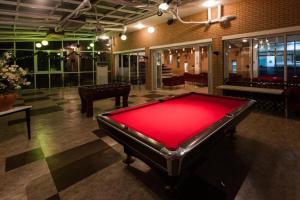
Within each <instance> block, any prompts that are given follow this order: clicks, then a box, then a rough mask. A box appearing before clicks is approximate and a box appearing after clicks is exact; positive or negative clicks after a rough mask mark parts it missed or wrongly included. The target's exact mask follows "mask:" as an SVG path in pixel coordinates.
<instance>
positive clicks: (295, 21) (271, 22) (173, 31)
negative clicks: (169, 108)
mask: <svg viewBox="0 0 300 200" xmlns="http://www.w3.org/2000/svg"><path fill="white" fill-rule="evenodd" d="M215 15H216V9H213V16H215ZM223 15H235V16H237V19H235V20H233V21H231V23H230V25H229V26H228V27H222V26H221V25H220V24H214V25H211V26H210V27H209V28H208V29H205V27H201V26H199V25H191V24H181V23H180V22H175V23H174V24H173V25H171V26H169V25H167V24H166V23H164V24H160V25H157V26H156V27H155V28H156V32H155V33H153V34H149V33H148V32H147V29H143V30H140V31H136V32H132V33H128V34H127V36H128V37H127V40H126V41H121V40H120V39H119V38H115V42H114V46H113V50H114V51H121V50H128V49H136V48H144V47H145V48H148V47H150V46H156V45H163V44H171V43H178V42H185V41H192V40H200V39H206V38H213V42H212V50H213V52H219V54H218V55H216V54H213V55H212V73H213V76H212V77H213V88H215V86H217V85H220V84H222V83H223V52H222V51H223V46H222V39H221V37H222V36H227V35H233V34H241V33H248V32H256V31H263V30H268V29H277V28H283V27H290V26H299V25H300V0H284V1H278V0H241V1H237V2H236V3H233V4H229V5H225V6H224V7H223ZM185 20H197V21H204V20H207V11H206V10H205V11H203V12H200V13H198V14H195V15H193V16H189V17H186V18H185ZM147 52H148V54H147V56H148V57H149V58H150V57H151V54H150V51H149V50H148V51H147ZM150 62H151V61H149V64H150ZM147 68H150V66H147ZM147 72H150V73H151V70H147ZM147 76H151V74H148V75H147ZM147 80H148V81H150V80H151V78H150V77H148V79H147ZM150 85H151V84H150V83H147V87H148V88H149V86H150Z"/></svg>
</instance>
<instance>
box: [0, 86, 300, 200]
mask: <svg viewBox="0 0 300 200" xmlns="http://www.w3.org/2000/svg"><path fill="white" fill-rule="evenodd" d="M187 91H198V92H203V93H206V92H207V88H199V87H195V86H188V87H185V88H182V87H180V88H177V89H172V90H168V89H163V90H158V91H155V92H151V91H145V90H142V89H139V88H134V89H133V91H132V92H131V94H130V97H129V103H130V105H135V104H139V103H144V102H147V101H151V100H153V99H157V98H162V97H165V96H168V95H171V94H180V93H184V92H187ZM17 105H32V106H33V111H32V139H31V140H30V141H29V140H27V135H26V124H25V123H24V121H25V116H24V114H22V113H19V114H16V115H13V116H7V117H3V118H1V120H0V199H113V200H115V199H118V200H119V199H143V200H147V199H168V197H167V196H166V194H165V191H164V189H163V182H162V181H161V179H160V177H159V176H158V175H157V174H156V173H155V172H154V171H153V170H151V169H150V168H149V167H148V166H147V165H145V164H144V163H143V162H141V161H139V160H137V161H136V162H135V163H133V164H132V166H130V167H127V166H125V165H124V164H123V163H122V162H121V160H122V157H124V154H123V149H122V146H121V145H119V144H118V143H117V142H115V141H114V140H112V139H111V138H109V137H108V136H106V135H105V134H103V133H101V132H99V131H98V130H97V123H96V121H95V118H87V117H86V116H85V115H83V114H81V113H80V100H79V96H78V93H77V89H76V88H68V89H51V90H48V89H44V90H34V91H33V90H31V91H30V90H28V91H24V92H23V93H22V95H19V98H18V101H17ZM112 109H114V99H107V100H100V101H97V102H96V103H95V104H94V113H95V114H96V113H101V112H105V111H108V110H112ZM178 123H180V122H178ZM177 198H178V199H240V200H249V199H262V200H263V199H268V200H269V199H278V200H283V199H288V200H294V199H295V200H296V199H300V120H298V119H285V118H283V117H280V116H275V115H271V114H266V113H262V112H258V111H255V112H253V113H251V114H250V115H249V117H247V118H246V119H245V120H244V121H242V123H241V124H240V125H239V126H238V127H237V134H236V137H235V138H234V139H233V138H226V139H225V141H224V142H222V143H221V144H220V145H218V146H217V147H216V149H215V150H214V151H213V152H212V154H211V155H210V156H209V158H208V159H207V160H206V161H205V162H203V164H202V165H199V167H198V169H197V171H196V172H195V174H194V175H193V176H192V177H190V178H189V179H188V180H187V181H186V182H185V183H184V184H183V186H182V188H181V194H180V195H179V196H178V197H177Z"/></svg>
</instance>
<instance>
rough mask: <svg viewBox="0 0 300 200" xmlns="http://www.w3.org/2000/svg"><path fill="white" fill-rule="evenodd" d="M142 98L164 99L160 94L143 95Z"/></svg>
mask: <svg viewBox="0 0 300 200" xmlns="http://www.w3.org/2000/svg"><path fill="white" fill-rule="evenodd" d="M143 97H146V98H151V99H153V98H161V97H164V95H161V94H146V95H144V96H143Z"/></svg>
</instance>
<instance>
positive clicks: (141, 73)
mask: <svg viewBox="0 0 300 200" xmlns="http://www.w3.org/2000/svg"><path fill="white" fill-rule="evenodd" d="M138 59H139V60H138V62H139V79H140V83H141V84H145V83H146V60H145V52H139V57H138Z"/></svg>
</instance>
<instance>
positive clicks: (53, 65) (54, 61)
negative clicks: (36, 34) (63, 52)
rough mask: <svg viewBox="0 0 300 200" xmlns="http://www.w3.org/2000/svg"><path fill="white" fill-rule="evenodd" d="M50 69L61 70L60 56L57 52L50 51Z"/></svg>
mask: <svg viewBox="0 0 300 200" xmlns="http://www.w3.org/2000/svg"><path fill="white" fill-rule="evenodd" d="M50 71H61V57H60V53H59V52H51V53H50Z"/></svg>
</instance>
